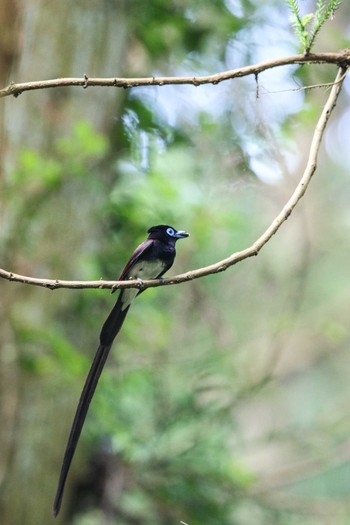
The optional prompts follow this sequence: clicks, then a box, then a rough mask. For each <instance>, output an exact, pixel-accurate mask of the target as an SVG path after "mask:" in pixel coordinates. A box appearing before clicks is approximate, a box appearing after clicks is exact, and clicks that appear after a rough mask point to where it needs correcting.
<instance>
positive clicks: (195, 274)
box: [0, 66, 347, 290]
mask: <svg viewBox="0 0 350 525" xmlns="http://www.w3.org/2000/svg"><path fill="white" fill-rule="evenodd" d="M346 72H347V67H345V66H344V67H340V68H339V70H338V74H337V76H336V79H335V82H334V84H333V87H332V89H331V90H330V94H329V97H328V99H327V102H326V103H325V105H324V107H323V110H322V113H321V116H320V118H319V120H318V122H317V125H316V128H315V131H314V135H313V138H312V142H311V146H310V152H309V158H308V161H307V165H306V168H305V171H304V173H303V176H302V177H301V179H300V181H299V183H298V185H297V187H296V188H295V190H294V192H293V194H292V196H291V197H290V199H289V200H288V202H287V203H286V204H285V206H284V207H283V208H282V210H281V211H280V213H279V214H278V215H277V217H276V218H275V219H274V220H273V222H272V223H271V224H270V226H269V227H268V228H267V229H266V230H265V232H264V233H263V234H262V235H261V236H260V237H259V238H258V239H257V240H256V241H255V242H254V243H253V244H252V245H251V246H249V247H248V248H246V249H245V250H242V251H239V252H235V253H233V254H232V255H230V256H229V257H227V258H226V259H223V260H222V261H219V262H217V263H215V264H211V265H209V266H205V267H203V268H198V269H196V270H192V271H190V272H187V273H182V274H179V275H176V276H175V277H170V278H167V279H162V280H160V279H157V280H149V281H143V282H140V281H135V280H133V281H131V280H130V281H102V280H101V281H61V280H57V279H38V278H35V277H27V276H24V275H18V274H15V273H13V272H8V271H6V270H1V269H0V277H1V278H3V279H7V280H9V281H15V282H20V283H24V284H32V285H35V286H42V287H45V288H50V289H52V290H54V289H57V288H111V289H113V290H114V289H118V288H142V289H144V288H151V287H152V288H154V287H157V286H167V285H171V284H179V283H183V282H187V281H192V280H193V279H199V278H200V277H205V276H207V275H212V274H215V273H219V272H223V271H225V270H227V269H228V268H230V267H231V266H233V265H234V264H237V263H238V262H240V261H243V260H244V259H247V258H248V257H253V256H254V255H258V253H259V252H260V250H261V249H262V248H263V246H265V244H266V243H267V242H268V241H269V240H270V239H271V237H272V236H273V235H274V234H275V233H276V232H277V230H278V229H279V228H280V227H281V225H282V224H283V223H284V222H285V221H286V220H287V219H288V217H289V216H290V214H291V213H292V211H293V210H294V208H295V206H296V205H297V204H298V202H299V201H300V199H301V198H302V197H303V195H304V194H305V192H306V189H307V187H308V185H309V183H310V181H311V178H312V176H313V174H314V173H315V170H316V167H317V157H318V153H319V150H320V145H321V141H322V137H323V133H324V131H325V129H326V126H327V123H328V120H329V118H330V116H331V113H332V111H333V109H334V107H335V105H336V101H337V98H338V95H339V93H340V90H341V87H342V83H343V81H344V79H345V76H346Z"/></svg>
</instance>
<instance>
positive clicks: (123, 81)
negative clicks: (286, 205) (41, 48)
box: [0, 49, 350, 97]
mask: <svg viewBox="0 0 350 525" xmlns="http://www.w3.org/2000/svg"><path fill="white" fill-rule="evenodd" d="M307 63H318V64H325V63H326V64H337V65H339V66H343V67H344V68H345V67H346V66H349V65H350V49H344V50H342V51H338V52H337V53H309V54H303V55H302V54H300V55H292V56H289V57H283V58H279V59H275V60H269V61H267V62H262V63H260V64H255V65H251V66H245V67H242V68H238V69H232V70H229V71H224V72H222V73H215V74H214V75H205V76H191V77H188V76H187V77H146V78H116V77H115V78H90V77H88V76H87V75H85V74H84V75H83V76H82V77H79V78H56V79H51V80H39V81H35V82H23V83H17V84H16V83H14V82H11V83H10V84H9V85H8V86H7V87H5V88H3V89H1V90H0V97H6V96H10V95H13V96H14V97H18V95H20V94H21V93H23V92H24V91H33V90H36V89H48V88H57V87H66V86H81V87H83V88H84V89H86V88H90V87H93V86H100V87H118V88H124V89H130V88H132V87H137V86H166V85H179V84H182V85H183V84H189V85H193V86H200V85H203V84H219V83H220V82H223V81H225V80H230V79H233V78H238V77H245V76H248V75H255V76H256V75H259V74H260V73H262V72H263V71H266V70H267V69H272V68H275V67H280V66H286V65H290V64H307Z"/></svg>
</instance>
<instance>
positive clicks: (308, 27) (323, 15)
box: [287, 0, 341, 53]
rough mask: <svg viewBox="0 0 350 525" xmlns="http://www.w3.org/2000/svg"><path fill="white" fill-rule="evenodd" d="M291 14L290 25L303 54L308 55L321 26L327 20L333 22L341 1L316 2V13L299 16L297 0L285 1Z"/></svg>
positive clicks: (318, 0)
mask: <svg viewBox="0 0 350 525" xmlns="http://www.w3.org/2000/svg"><path fill="white" fill-rule="evenodd" d="M287 4H288V6H289V9H290V10H291V12H292V25H293V27H294V30H295V33H296V34H297V36H298V38H299V42H300V45H301V47H302V49H303V50H304V53H310V51H311V48H312V46H313V44H314V42H315V39H316V36H317V35H318V34H319V32H320V30H321V28H322V26H323V25H324V24H325V22H327V20H329V19H331V20H333V17H334V13H335V11H336V10H337V9H338V8H339V7H340V5H341V0H330V1H329V2H327V1H326V0H317V3H316V11H315V12H314V13H308V14H306V15H304V16H301V14H300V10H299V5H298V0H287Z"/></svg>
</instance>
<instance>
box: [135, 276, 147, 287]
mask: <svg viewBox="0 0 350 525" xmlns="http://www.w3.org/2000/svg"><path fill="white" fill-rule="evenodd" d="M136 281H137V282H138V285H139V286H138V288H139V290H144V289H145V285H144V284H143V280H142V279H140V277H138V278H137V279H136Z"/></svg>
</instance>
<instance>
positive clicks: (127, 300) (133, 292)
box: [122, 259, 165, 310]
mask: <svg viewBox="0 0 350 525" xmlns="http://www.w3.org/2000/svg"><path fill="white" fill-rule="evenodd" d="M164 266H165V264H164V263H163V262H162V261H159V260H157V259H156V260H154V261H139V262H137V263H136V264H134V266H133V267H132V269H131V270H130V272H129V275H128V279H142V280H143V281H144V280H147V279H155V278H156V277H158V275H159V274H160V273H162V271H163V270H164ZM138 293H139V290H137V289H136V288H129V289H125V290H124V291H123V295H122V305H123V307H122V309H123V310H124V309H125V308H127V307H128V306H130V304H131V303H132V301H133V300H134V299H135V297H136V296H137V294H138Z"/></svg>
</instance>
